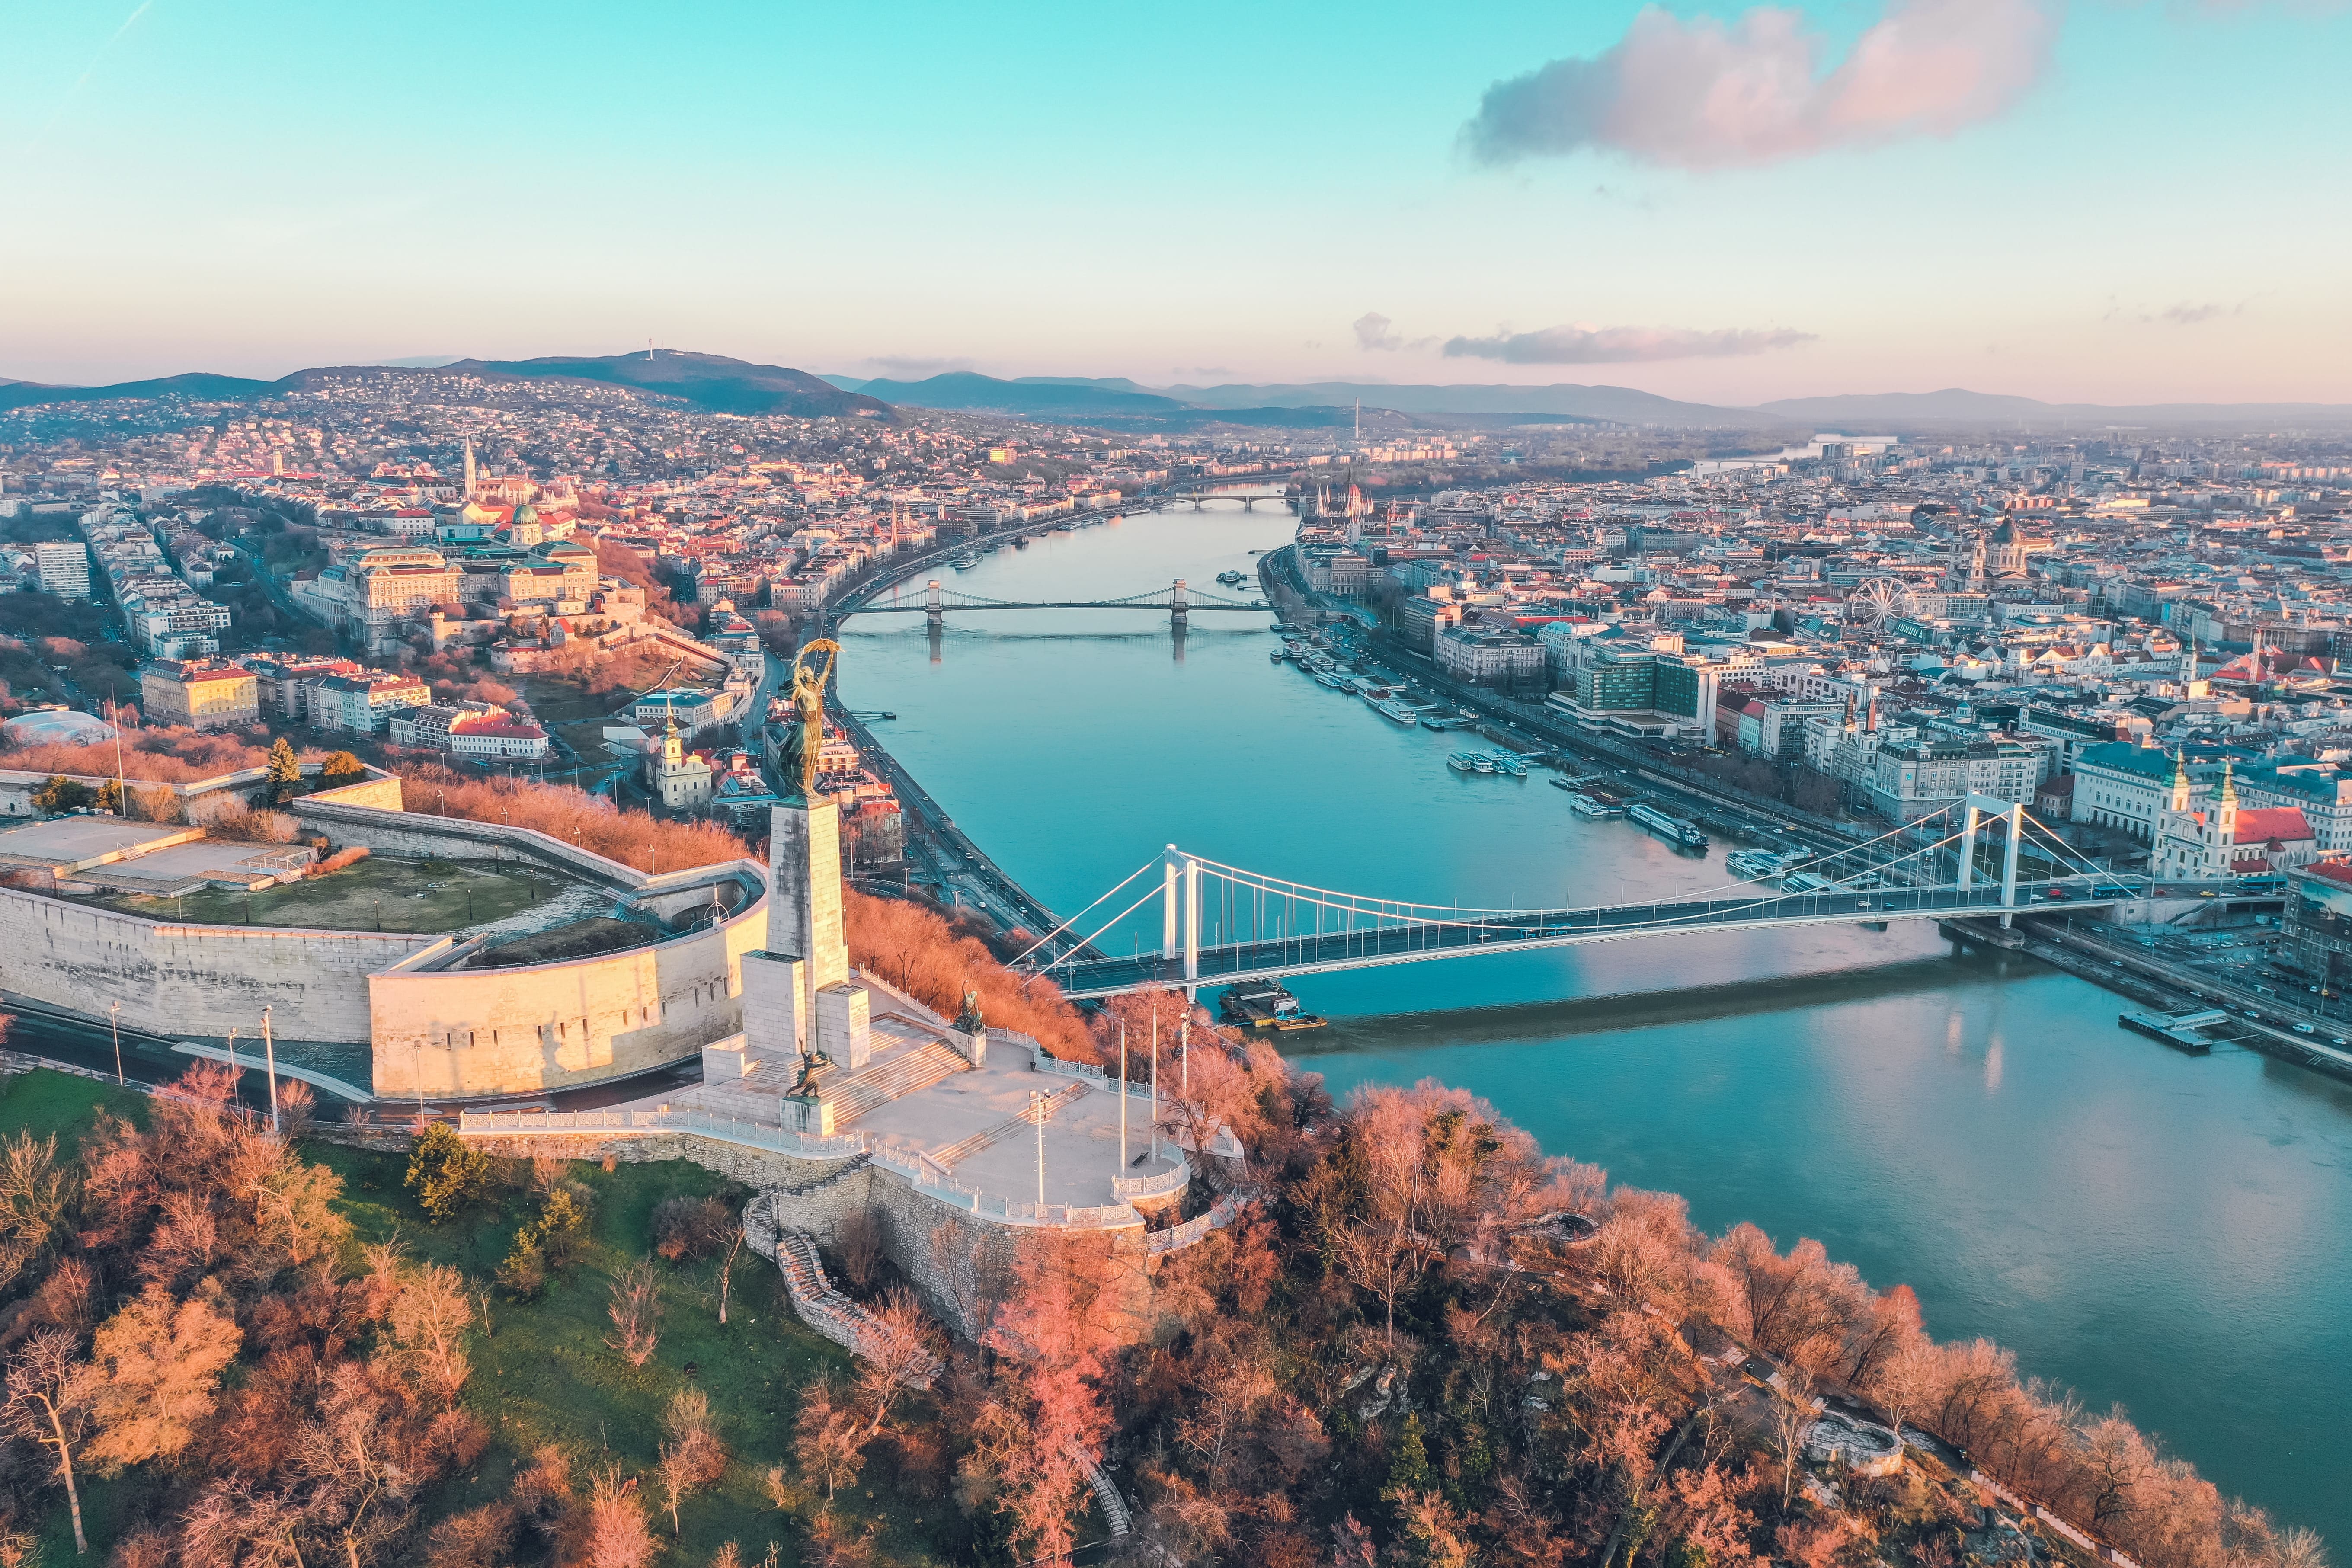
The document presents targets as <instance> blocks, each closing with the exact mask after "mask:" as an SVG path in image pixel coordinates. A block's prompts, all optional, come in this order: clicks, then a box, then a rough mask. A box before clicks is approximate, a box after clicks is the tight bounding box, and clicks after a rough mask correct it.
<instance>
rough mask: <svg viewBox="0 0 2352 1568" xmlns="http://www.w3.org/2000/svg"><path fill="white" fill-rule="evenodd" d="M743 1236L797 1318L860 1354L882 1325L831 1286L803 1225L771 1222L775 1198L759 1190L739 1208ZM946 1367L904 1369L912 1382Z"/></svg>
mask: <svg viewBox="0 0 2352 1568" xmlns="http://www.w3.org/2000/svg"><path fill="white" fill-rule="evenodd" d="M743 1239H744V1241H745V1242H746V1243H747V1244H749V1246H750V1247H751V1250H752V1251H754V1252H756V1253H758V1254H759V1255H760V1256H761V1257H762V1258H768V1259H769V1260H771V1261H772V1262H773V1263H774V1264H775V1266H776V1268H778V1270H779V1271H781V1272H782V1275H783V1277H784V1293H785V1294H786V1295H787V1296H789V1297H791V1298H792V1302H793V1311H795V1312H798V1313H799V1314H800V1316H801V1321H803V1322H804V1323H806V1324H807V1325H808V1326H809V1327H810V1328H812V1329H814V1330H815V1331H817V1332H818V1333H820V1334H823V1335H824V1337H825V1338H826V1339H829V1340H831V1341H832V1342H834V1343H835V1344H837V1345H839V1346H840V1347H841V1348H842V1349H844V1350H845V1351H847V1352H849V1353H850V1354H852V1355H865V1354H866V1353H867V1349H868V1347H869V1346H871V1345H872V1344H873V1343H874V1342H875V1341H876V1339H877V1336H879V1334H880V1333H881V1326H880V1325H879V1324H877V1322H876V1321H874V1315H873V1314H872V1313H871V1312H868V1311H867V1310H866V1309H865V1308H863V1307H861V1306H859V1305H858V1304H857V1303H856V1302H855V1301H853V1300H850V1299H849V1298H848V1297H846V1296H845V1295H843V1294H842V1293H841V1292H840V1291H838V1290H836V1289H834V1287H833V1281H832V1280H830V1279H826V1278H825V1275H824V1263H823V1262H822V1261H821V1260H820V1259H819V1258H818V1257H817V1252H816V1239H815V1237H812V1236H810V1235H809V1234H808V1232H806V1231H804V1230H794V1229H793V1228H791V1227H790V1226H779V1225H777V1224H776V1223H775V1209H774V1200H773V1199H772V1197H771V1196H770V1195H769V1194H766V1193H761V1194H759V1195H758V1196H757V1197H754V1198H753V1199H752V1200H751V1203H750V1204H749V1205H746V1206H745V1208H744V1210H743ZM943 1370H945V1369H944V1368H943V1367H941V1366H940V1363H938V1362H937V1361H935V1360H934V1361H931V1362H929V1363H927V1364H926V1365H924V1366H922V1367H919V1368H918V1369H917V1370H916V1371H915V1372H914V1373H911V1374H909V1375H908V1379H907V1381H908V1383H909V1384H912V1385H913V1386H915V1387H917V1388H929V1387H930V1385H931V1384H932V1382H933V1380H935V1379H936V1378H937V1377H938V1376H939V1374H940V1373H941V1372H942V1371H943Z"/></svg>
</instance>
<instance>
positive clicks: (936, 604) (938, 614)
mask: <svg viewBox="0 0 2352 1568" xmlns="http://www.w3.org/2000/svg"><path fill="white" fill-rule="evenodd" d="M923 624H924V625H926V626H930V627H932V628H933V629H937V628H938V627H940V626H945V625H946V624H947V611H946V609H945V608H944V607H942V606H941V605H940V580H939V579H938V578H937V577H934V578H932V579H931V581H930V584H929V586H928V587H926V588H925V589H924V590H923Z"/></svg>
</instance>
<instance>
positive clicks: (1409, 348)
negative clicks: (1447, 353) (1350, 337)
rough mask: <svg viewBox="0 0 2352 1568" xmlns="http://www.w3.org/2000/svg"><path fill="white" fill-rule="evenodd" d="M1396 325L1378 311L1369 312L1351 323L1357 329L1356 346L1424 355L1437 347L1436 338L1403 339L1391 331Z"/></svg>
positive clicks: (1383, 351) (1365, 348) (1387, 351)
mask: <svg viewBox="0 0 2352 1568" xmlns="http://www.w3.org/2000/svg"><path fill="white" fill-rule="evenodd" d="M1394 324H1395V323H1393V322H1391V321H1390V320H1389V319H1388V318H1387V317H1386V316H1383V315H1381V313H1380V312H1379V311H1378V310H1367V311H1365V312H1364V313H1363V314H1362V315H1360V316H1359V317H1357V318H1356V319H1355V321H1353V322H1351V323H1350V325H1352V326H1353V327H1354V328H1355V332H1356V346H1357V347H1358V348H1360V349H1363V350H1366V351H1368V352H1369V351H1371V350H1375V349H1377V350H1379V351H1381V352H1382V353H1399V352H1402V353H1425V352H1426V351H1428V350H1430V349H1433V348H1435V347H1436V346H1437V340H1436V339H1435V338H1401V337H1399V336H1397V335H1396V333H1394V332H1392V331H1390V330H1389V329H1390V327H1391V326H1392V325H1394Z"/></svg>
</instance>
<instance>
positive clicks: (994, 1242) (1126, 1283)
mask: <svg viewBox="0 0 2352 1568" xmlns="http://www.w3.org/2000/svg"><path fill="white" fill-rule="evenodd" d="M466 1141H467V1143H468V1144H469V1145H470V1146H472V1147H474V1148H477V1149H479V1150H481V1151H482V1152H484V1153H486V1154H494V1155H498V1156H499V1157H501V1158H505V1159H513V1160H528V1159H530V1158H531V1157H532V1156H533V1155H549V1156H552V1157H554V1158H557V1159H565V1160H601V1159H604V1158H605V1157H606V1156H608V1155H609V1156H611V1157H612V1158H614V1159H615V1160H618V1161H621V1162H623V1163H639V1162H652V1161H657V1160H684V1161H686V1162H688V1163H690V1164H696V1165H699V1166H701V1167H702V1168H703V1169H705V1170H708V1171H716V1172H718V1173H720V1174H722V1175H725V1176H729V1177H731V1178H733V1179H734V1180H736V1181H739V1182H741V1183H742V1184H745V1185H746V1186H751V1187H756V1188H759V1189H761V1190H762V1191H765V1192H769V1193H771V1194H773V1198H774V1213H775V1218H776V1221H777V1223H779V1224H781V1225H784V1226H790V1227H791V1228H793V1229H794V1230H803V1231H806V1232H808V1233H809V1234H810V1235H811V1236H814V1237H816V1239H817V1241H818V1243H819V1244H820V1245H821V1246H823V1247H827V1248H832V1249H838V1247H840V1244H841V1231H842V1226H843V1225H844V1223H845V1222H846V1221H847V1220H849V1219H850V1218H851V1217H852V1216H853V1215H859V1214H869V1215H872V1216H873V1217H874V1219H875V1221H876V1223H877V1225H878V1226H880V1227H881V1232H882V1247H883V1251H884V1252H885V1254H886V1255H887V1257H888V1258H889V1259H890V1261H891V1262H892V1263H893V1264H894V1265H896V1266H897V1268H898V1272H899V1273H900V1274H901V1275H902V1276H903V1277H905V1279H907V1281H908V1284H909V1285H911V1286H912V1287H913V1288H914V1290H915V1293H916V1294H917V1295H918V1296H919V1298H921V1300H922V1302H923V1306H924V1308H925V1309H926V1310H929V1312H930V1313H931V1314H932V1316H934V1317H936V1318H938V1319H939V1320H940V1322H942V1323H944V1324H946V1325H947V1326H948V1328H949V1329H950V1331H953V1332H954V1333H955V1334H956V1335H957V1337H959V1338H961V1339H965V1340H971V1339H977V1338H978V1337H979V1336H980V1334H981V1332H982V1331H983V1330H985V1329H986V1328H987V1326H988V1318H989V1313H990V1311H991V1310H992V1305H993V1303H994V1302H995V1301H996V1300H999V1299H1000V1298H1001V1297H1002V1296H1003V1292H1004V1290H1005V1289H1006V1287H1007V1285H1008V1283H1009V1282H1010V1281H1011V1280H1012V1279H1013V1278H1014V1276H1015V1275H1016V1273H1017V1271H1018V1269H1019V1268H1020V1266H1021V1264H1022V1262H1023V1260H1024V1258H1029V1257H1033V1256H1034V1255H1035V1253H1036V1251H1037V1249H1038V1248H1040V1247H1045V1246H1055V1247H1066V1248H1069V1249H1071V1250H1072V1251H1074V1252H1076V1253H1077V1254H1078V1255H1080V1256H1081V1257H1082V1258H1089V1257H1091V1258H1100V1259H1101V1260H1102V1263H1103V1265H1104V1270H1103V1277H1104V1283H1105V1288H1106V1289H1107V1290H1108V1294H1109V1300H1108V1310H1109V1311H1110V1312H1111V1313H1112V1314H1113V1316H1114V1318H1115V1320H1116V1328H1115V1332H1116V1333H1117V1335H1118V1337H1119V1338H1120V1339H1121V1340H1123V1341H1127V1342H1133V1341H1137V1340H1140V1339H1142V1338H1143V1337H1145V1336H1146V1335H1147V1334H1148V1333H1149V1332H1150V1329H1151V1324H1152V1321H1153V1318H1154V1312H1153V1310H1152V1306H1151V1271H1150V1266H1151V1262H1152V1258H1151V1256H1150V1244H1149V1238H1148V1237H1147V1236H1146V1234H1145V1231H1144V1228H1143V1226H1140V1225H1130V1226H1122V1227H1118V1228H1116V1229H1113V1228H1100V1229H1064V1228H1061V1227H1059V1226H1028V1225H1005V1224H1002V1223H999V1222H997V1221H992V1220H988V1219H983V1218H981V1217H980V1216H978V1215H972V1214H971V1213H968V1212H966V1211H965V1210H962V1209H959V1208H955V1207H952V1206H950V1205H947V1204H944V1203H941V1202H940V1201H939V1200H938V1199H937V1198H934V1197H931V1196H930V1195H929V1194H925V1193H920V1192H918V1191H916V1190H915V1187H914V1186H913V1184H911V1183H909V1182H908V1181H907V1180H906V1179H905V1178H904V1177H901V1176H899V1175H898V1174H897V1173H895V1172H892V1171H889V1170H887V1169H884V1168H883V1167H880V1166H877V1165H875V1164H873V1163H869V1162H868V1161H867V1160H866V1158H865V1157H864V1156H863V1155H859V1156H855V1157H853V1158H851V1159H848V1160H845V1161H841V1160H836V1161H823V1160H806V1159H801V1158H798V1157H795V1156H793V1155H790V1154H783V1153H779V1152H773V1151H771V1150H766V1149H754V1148H751V1147H749V1146H747V1145H744V1144H740V1143H729V1142H724V1141H723V1140H720V1139H716V1138H703V1137H698V1136H696V1135H694V1134H693V1133H690V1132H637V1133H631V1132H611V1133H593V1132H592V1133H583V1134H580V1135H577V1136H565V1135H560V1134H545V1133H541V1134H515V1135H511V1136H509V1135H505V1134H499V1133H472V1134H468V1135H467V1140H466ZM1202 1228H1203V1231H1204V1232H1205V1229H1206V1227H1205V1226H1204V1227H1202Z"/></svg>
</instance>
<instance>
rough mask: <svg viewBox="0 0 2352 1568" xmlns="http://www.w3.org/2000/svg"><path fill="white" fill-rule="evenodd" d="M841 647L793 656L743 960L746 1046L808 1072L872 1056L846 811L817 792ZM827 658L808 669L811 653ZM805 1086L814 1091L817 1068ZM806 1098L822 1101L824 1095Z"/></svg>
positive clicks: (852, 1067) (813, 647) (817, 647)
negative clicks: (848, 898)
mask: <svg viewBox="0 0 2352 1568" xmlns="http://www.w3.org/2000/svg"><path fill="white" fill-rule="evenodd" d="M839 651H840V650H839V648H838V647H837V646H836V645H835V644H834V643H832V642H829V641H824V640H819V641H816V642H813V643H811V644H809V645H808V646H807V647H804V648H803V649H801V651H800V655H799V657H798V658H795V659H793V690H792V701H793V710H794V714H795V719H796V722H795V723H794V724H793V728H792V730H791V731H788V733H787V735H786V738H785V745H784V748H783V756H782V759H781V763H782V772H783V773H784V781H783V782H784V787H785V790H786V795H787V798H786V799H785V800H784V802H783V803H782V804H781V805H773V806H771V807H769V810H768V870H769V877H770V883H771V886H770V890H769V894H768V940H769V942H770V950H769V951H768V952H761V953H747V954H745V955H744V960H745V962H744V964H743V1034H744V1038H745V1043H746V1044H747V1045H748V1046H750V1047H753V1048H755V1049H756V1050H759V1051H761V1052H765V1053H778V1054H781V1053H783V1052H788V1051H790V1052H797V1053H799V1054H800V1055H801V1056H802V1057H803V1058H807V1060H808V1062H809V1065H810V1068H818V1067H823V1066H833V1067H838V1068H844V1069H845V1070H847V1071H850V1072H855V1071H856V1070H857V1069H858V1068H862V1067H864V1066H865V1065H866V1060H867V1058H868V1057H869V1056H870V1055H871V1053H872V1036H871V1034H870V1032H869V1030H868V1027H867V1017H868V1016H869V1011H870V1004H869V1002H868V998H867V996H866V988H865V987H864V986H862V985H857V984H852V983H851V981H850V978H849V942H848V939H847V933H846V931H845V929H844V927H843V923H842V910H841V807H840V805H839V804H838V803H836V802H835V801H832V800H828V799H823V798H819V797H818V796H817V795H816V759H817V750H818V748H819V746H820V745H821V744H822V743H823V742H824V683H825V679H826V678H827V677H828V676H830V675H831V674H832V673H833V656H834V655H835V654H836V653H838V652H839ZM814 653H823V654H824V656H825V658H824V664H823V665H822V666H820V667H819V668H814V669H812V668H809V666H808V662H807V661H808V658H809V656H810V655H811V654H814ZM803 1082H804V1083H806V1084H808V1085H810V1086H811V1087H815V1084H816V1079H815V1076H814V1071H804V1072H803ZM805 1098H810V1099H816V1098H821V1095H812V1096H807V1097H805Z"/></svg>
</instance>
